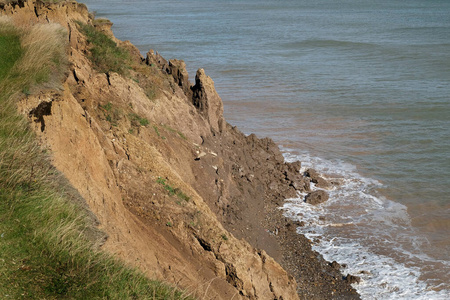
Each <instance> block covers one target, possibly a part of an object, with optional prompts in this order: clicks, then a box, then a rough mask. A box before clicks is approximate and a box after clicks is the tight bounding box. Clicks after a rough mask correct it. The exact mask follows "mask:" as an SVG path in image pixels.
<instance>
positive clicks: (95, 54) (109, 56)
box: [78, 22, 131, 74]
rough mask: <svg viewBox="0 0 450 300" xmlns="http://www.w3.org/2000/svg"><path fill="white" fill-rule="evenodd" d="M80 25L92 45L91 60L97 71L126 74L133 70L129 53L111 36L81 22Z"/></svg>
mask: <svg viewBox="0 0 450 300" xmlns="http://www.w3.org/2000/svg"><path fill="white" fill-rule="evenodd" d="M78 25H79V27H80V29H81V32H82V33H83V34H84V35H85V36H86V38H87V41H88V43H89V44H90V55H89V59H90V60H91V62H92V63H93V64H94V67H95V69H96V70H97V71H99V72H101V73H108V72H117V73H119V74H125V73H126V72H127V70H129V69H130V68H131V66H130V55H129V53H128V51H126V50H125V49H122V48H120V47H118V46H117V44H116V43H115V42H114V41H113V40H112V39H111V38H110V37H109V36H107V35H106V34H104V33H102V32H100V31H98V30H97V29H96V28H95V27H94V26H91V25H88V24H84V23H81V22H79V23H78Z"/></svg>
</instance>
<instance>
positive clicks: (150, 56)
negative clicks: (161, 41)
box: [145, 49, 169, 73]
mask: <svg viewBox="0 0 450 300" xmlns="http://www.w3.org/2000/svg"><path fill="white" fill-rule="evenodd" d="M145 63H146V64H147V65H149V66H156V67H157V68H159V69H161V70H163V71H164V72H166V73H167V69H168V68H169V63H168V62H167V60H165V59H164V57H162V56H161V55H160V54H159V53H158V52H156V53H155V52H154V51H153V49H150V51H148V52H147V57H146V58H145Z"/></svg>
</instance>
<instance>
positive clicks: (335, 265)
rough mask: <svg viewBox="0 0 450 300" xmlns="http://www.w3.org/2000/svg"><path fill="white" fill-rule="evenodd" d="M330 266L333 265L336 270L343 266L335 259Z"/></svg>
mask: <svg viewBox="0 0 450 300" xmlns="http://www.w3.org/2000/svg"><path fill="white" fill-rule="evenodd" d="M329 265H330V267H332V268H333V269H335V270H339V269H340V268H341V265H340V264H339V263H337V262H336V261H335V260H333V262H331V263H329Z"/></svg>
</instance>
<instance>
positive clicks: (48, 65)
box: [0, 19, 189, 299]
mask: <svg viewBox="0 0 450 300" xmlns="http://www.w3.org/2000/svg"><path fill="white" fill-rule="evenodd" d="M62 32H63V31H62V29H61V27H58V26H57V25H54V24H47V25H35V26H33V27H31V28H30V29H27V30H25V29H16V28H14V27H12V25H10V24H9V23H7V22H6V21H5V20H4V19H0V54H1V55H0V74H1V75H0V76H1V77H0V90H1V91H2V92H1V93H0V298H1V299H19V298H27V299H28V298H29V299H61V298H67V299H189V297H187V296H185V295H183V293H182V292H180V291H177V290H176V289H174V288H171V287H168V286H167V285H165V284H162V283H161V282H157V281H151V280H149V279H147V278H146V277H145V276H143V275H142V274H141V273H140V272H138V271H137V270H135V269H131V268H128V267H125V266H124V265H123V264H122V263H121V262H119V261H118V260H116V259H114V258H112V257H110V256H109V255H107V254H105V253H103V252H101V251H100V250H98V246H97V245H98V237H99V236H100V233H99V232H98V231H97V229H96V228H95V226H94V219H93V217H92V216H90V215H89V212H88V211H87V210H86V209H84V208H82V205H81V204H80V202H81V201H82V199H81V197H80V196H79V195H77V194H76V192H74V191H73V189H72V188H71V187H70V186H69V185H68V184H67V183H65V181H64V180H63V179H62V177H60V175H59V174H58V172H57V171H56V170H55V169H54V168H53V167H52V166H51V164H50V162H49V159H48V157H47V155H46V153H45V152H44V151H42V150H41V148H40V146H39V144H38V142H37V140H36V137H35V135H34V134H33V132H32V131H31V130H30V129H29V127H28V122H27V121H26V120H25V118H24V117H23V116H21V115H20V114H19V113H18V112H17V107H16V104H15V99H17V97H18V96H19V95H20V93H21V91H22V90H23V89H24V87H27V88H28V89H29V90H30V91H33V90H34V89H38V88H39V87H40V88H42V87H45V86H49V85H52V86H57V85H58V82H57V81H56V79H58V78H61V76H62V74H63V73H64V72H65V68H66V63H65V59H64V57H63V56H62V54H65V53H64V51H65V42H64V41H65V38H64V35H61V33H62ZM55 47H56V48H55ZM77 201H78V202H77Z"/></svg>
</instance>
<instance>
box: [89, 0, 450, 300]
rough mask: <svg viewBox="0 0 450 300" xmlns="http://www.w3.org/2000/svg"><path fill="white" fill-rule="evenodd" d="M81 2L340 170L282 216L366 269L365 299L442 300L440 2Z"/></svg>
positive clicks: (299, 149)
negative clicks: (323, 191)
mask: <svg viewBox="0 0 450 300" xmlns="http://www.w3.org/2000/svg"><path fill="white" fill-rule="evenodd" d="M85 3H87V4H88V6H89V8H90V9H91V10H96V11H98V16H105V17H108V18H109V19H111V20H112V21H113V22H114V23H115V25H114V27H113V29H114V32H115V34H116V36H117V37H118V38H120V39H129V40H131V42H133V43H134V44H135V45H137V46H138V47H139V49H140V50H141V51H142V53H143V54H144V53H145V52H147V51H148V50H149V49H155V50H156V51H158V52H160V53H161V54H162V55H163V56H164V57H165V58H167V59H170V58H179V59H183V60H185V62H186V63H187V67H188V71H189V74H191V76H193V75H194V74H195V70H196V69H197V68H200V67H203V68H205V71H206V73H207V74H208V75H209V76H211V77H212V78H213V79H214V80H215V83H216V88H217V90H218V92H219V94H220V95H221V97H222V99H223V101H224V105H225V117H226V119H227V121H228V122H230V123H231V124H233V125H237V126H238V127H239V128H240V129H241V130H243V131H244V132H245V133H251V132H255V133H257V134H258V135H259V136H270V137H272V138H273V139H274V140H275V141H276V142H278V143H279V144H280V145H282V146H283V147H284V150H285V152H286V157H287V158H288V159H293V158H299V159H300V160H301V161H302V162H304V165H305V166H307V165H313V166H314V167H315V168H318V169H319V170H321V171H323V172H324V173H328V174H335V175H339V176H340V177H342V178H343V179H342V180H344V184H343V185H342V186H341V187H340V188H338V189H336V190H334V191H332V192H331V200H330V201H329V202H328V203H326V204H324V205H322V206H319V207H317V208H312V207H308V205H306V204H302V203H299V201H296V200H291V201H287V204H286V208H287V209H286V211H285V213H286V214H288V215H290V216H292V217H297V214H298V213H302V211H303V212H304V213H302V214H303V215H302V216H300V217H301V218H302V219H304V220H306V221H308V224H309V225H308V226H306V227H305V228H300V229H299V232H302V233H305V234H307V235H309V236H311V237H314V236H316V235H318V236H320V237H321V239H320V241H317V243H316V248H317V250H318V251H320V252H322V253H323V254H324V255H325V256H326V257H327V258H328V259H329V260H337V261H338V262H340V263H347V264H348V265H349V267H350V270H348V271H350V272H354V273H355V272H360V271H370V274H362V277H363V280H364V281H363V283H362V284H360V285H359V286H356V288H357V289H358V291H359V292H360V293H361V294H362V295H364V298H366V299H372V298H374V299H384V298H391V297H393V298H395V297H397V298H417V299H444V298H448V297H450V266H449V264H450V262H449V257H450V238H449V236H450V196H449V195H450V2H448V1H438V0H428V1H424V0H410V1H400V0H392V1H369V0H358V1H357V0H342V1H333V0H319V1H306V0H296V1H294V0H280V1H267V0H241V1H232V0H229V1H219V0H208V1H206V0H183V1H181V0H173V1H162V0H160V1H151V0H139V1H118V0H112V1H106V0H101V1H91V0H88V1H85ZM192 79H193V78H192ZM192 79H191V80H192ZM319 216H325V221H320V222H319V221H318V220H319V219H318V217H319ZM341 223H342V224H349V225H342V226H341V225H339V226H338V225H336V224H341ZM330 224H335V225H334V226H330ZM388 292H389V294H387V293H388ZM388 295H389V296H388Z"/></svg>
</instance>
